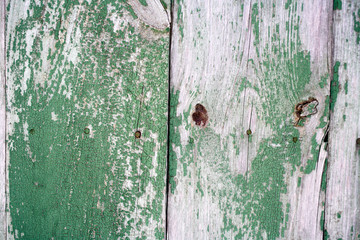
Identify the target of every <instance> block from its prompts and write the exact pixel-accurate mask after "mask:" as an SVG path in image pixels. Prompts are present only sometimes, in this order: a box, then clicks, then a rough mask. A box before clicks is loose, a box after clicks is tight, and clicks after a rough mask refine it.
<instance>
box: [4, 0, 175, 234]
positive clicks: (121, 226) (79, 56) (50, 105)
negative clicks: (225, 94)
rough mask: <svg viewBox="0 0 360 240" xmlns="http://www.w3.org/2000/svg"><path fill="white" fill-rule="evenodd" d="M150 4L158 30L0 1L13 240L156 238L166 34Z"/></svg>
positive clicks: (120, 8) (131, 14)
mask: <svg viewBox="0 0 360 240" xmlns="http://www.w3.org/2000/svg"><path fill="white" fill-rule="evenodd" d="M153 2H155V3H156V4H155V6H154V4H153V5H149V6H148V8H145V10H149V11H150V12H154V13H156V14H158V15H157V18H156V19H157V22H156V23H154V22H151V19H150V20H149V19H142V18H141V17H139V16H138V15H137V13H138V14H139V15H140V14H142V11H144V9H142V10H139V9H136V7H137V5H136V4H135V5H130V4H128V3H127V2H126V1H111V0H107V1H82V0H81V1H80V0H79V1H58V0H49V1H26V2H25V1H22V0H11V1H9V2H8V4H7V23H6V24H7V33H6V34H7V35H6V42H7V63H8V64H7V120H8V122H7V126H8V131H7V149H8V162H9V169H8V174H9V199H8V201H9V202H8V207H9V219H10V222H9V223H8V229H9V233H10V234H11V235H12V236H13V237H15V238H16V239H51V238H55V239H62V238H64V239H65V238H71V239H80V238H81V239H82V238H86V239H89V238H96V239H100V238H102V239H116V238H120V239H138V238H141V239H144V238H150V239H163V237H164V234H165V194H166V191H165V189H166V182H165V180H166V179H165V178H166V152H167V151H166V146H167V143H166V142H167V107H168V48H169V31H168V29H167V27H168V25H169V23H168V20H167V19H168V17H167V13H166V11H165V10H164V9H163V7H162V5H161V3H160V1H159V2H157V1H153ZM155 17H156V16H155ZM159 19H160V20H159ZM157 24H160V25H157ZM136 131H141V137H140V138H136V137H135V132H136Z"/></svg>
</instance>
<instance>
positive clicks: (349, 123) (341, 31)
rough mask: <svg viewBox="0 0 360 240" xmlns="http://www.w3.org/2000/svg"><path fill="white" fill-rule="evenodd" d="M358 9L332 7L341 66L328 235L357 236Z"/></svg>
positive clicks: (356, 5) (345, 4) (347, 1)
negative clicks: (356, 26) (356, 28)
mask: <svg viewBox="0 0 360 240" xmlns="http://www.w3.org/2000/svg"><path fill="white" fill-rule="evenodd" d="M359 11H360V1H351V0H344V1H342V10H336V11H334V62H333V64H335V62H337V61H338V62H339V63H340V66H339V71H338V74H339V75H338V76H339V93H338V96H337V99H336V103H335V109H334V112H333V114H332V116H331V120H330V132H329V169H328V175H327V188H326V205H325V208H326V211H325V228H326V230H327V232H328V233H329V236H330V239H340V238H342V239H358V238H359V234H360V152H359V150H360V146H359V145H357V144H356V139H357V138H360V108H359V105H360V90H359V89H360V43H356V41H357V40H356V39H357V38H360V36H359V34H360V33H356V32H355V29H354V15H355V19H356V21H358V22H359V21H360V16H358V14H359ZM353 14H354V15H353ZM345 64H346V67H345ZM346 85H347V87H346Z"/></svg>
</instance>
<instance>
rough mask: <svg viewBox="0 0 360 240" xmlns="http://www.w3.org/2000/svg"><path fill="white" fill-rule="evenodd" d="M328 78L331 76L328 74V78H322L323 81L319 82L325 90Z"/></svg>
mask: <svg viewBox="0 0 360 240" xmlns="http://www.w3.org/2000/svg"><path fill="white" fill-rule="evenodd" d="M328 78H329V74H327V75H326V76H322V77H321V80H320V82H319V86H320V87H321V88H324V87H325V86H326V84H327V80H328Z"/></svg>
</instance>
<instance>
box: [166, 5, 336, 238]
mask: <svg viewBox="0 0 360 240" xmlns="http://www.w3.org/2000/svg"><path fill="white" fill-rule="evenodd" d="M331 14H332V3H330V2H329V1H313V2H309V1H287V2H284V1H250V0H249V1H235V0H230V1H215V0H211V1H190V0H183V1H180V0H179V1H176V2H175V6H174V20H173V25H174V26H173V29H172V33H173V36H172V52H171V98H170V105H171V110H170V139H169V141H170V150H169V151H170V160H169V161H170V162H169V164H170V165H169V170H170V171H169V176H170V195H169V205H168V212H169V213H168V237H169V239H220V238H221V239H223V238H225V239H275V238H284V239H321V238H322V236H323V232H322V226H323V216H324V214H323V208H324V206H323V205H324V196H325V193H324V191H323V188H322V184H321V183H322V180H323V174H324V166H325V159H326V156H327V152H326V150H325V145H326V143H325V141H324V139H325V133H326V131H327V125H328V117H329V111H328V108H329V82H330V72H331V39H332V38H331V24H332V17H331ZM309 97H310V98H315V99H317V101H315V100H313V99H311V100H310V101H308V102H306V100H309ZM301 102H302V106H300V105H299V106H298V113H299V114H300V110H301V109H303V110H304V112H303V113H301V115H302V116H303V118H302V119H301V121H300V123H299V126H294V122H295V119H294V107H295V106H296V105H297V104H299V103H301ZM317 102H318V105H317ZM197 103H200V104H202V105H203V106H204V107H205V108H206V109H207V113H208V117H209V122H208V124H207V127H199V126H196V125H195V123H194V121H192V113H194V111H195V105H196V104H197ZM316 105H317V106H316ZM315 108H316V109H317V111H316V110H315ZM306 109H307V110H306ZM311 113H313V114H311Z"/></svg>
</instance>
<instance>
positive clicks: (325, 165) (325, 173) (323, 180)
mask: <svg viewBox="0 0 360 240" xmlns="http://www.w3.org/2000/svg"><path fill="white" fill-rule="evenodd" d="M327 168H328V160H327V159H325V163H324V170H323V173H322V176H321V186H320V188H321V190H322V191H324V192H325V191H326V184H327V182H326V176H327Z"/></svg>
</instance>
